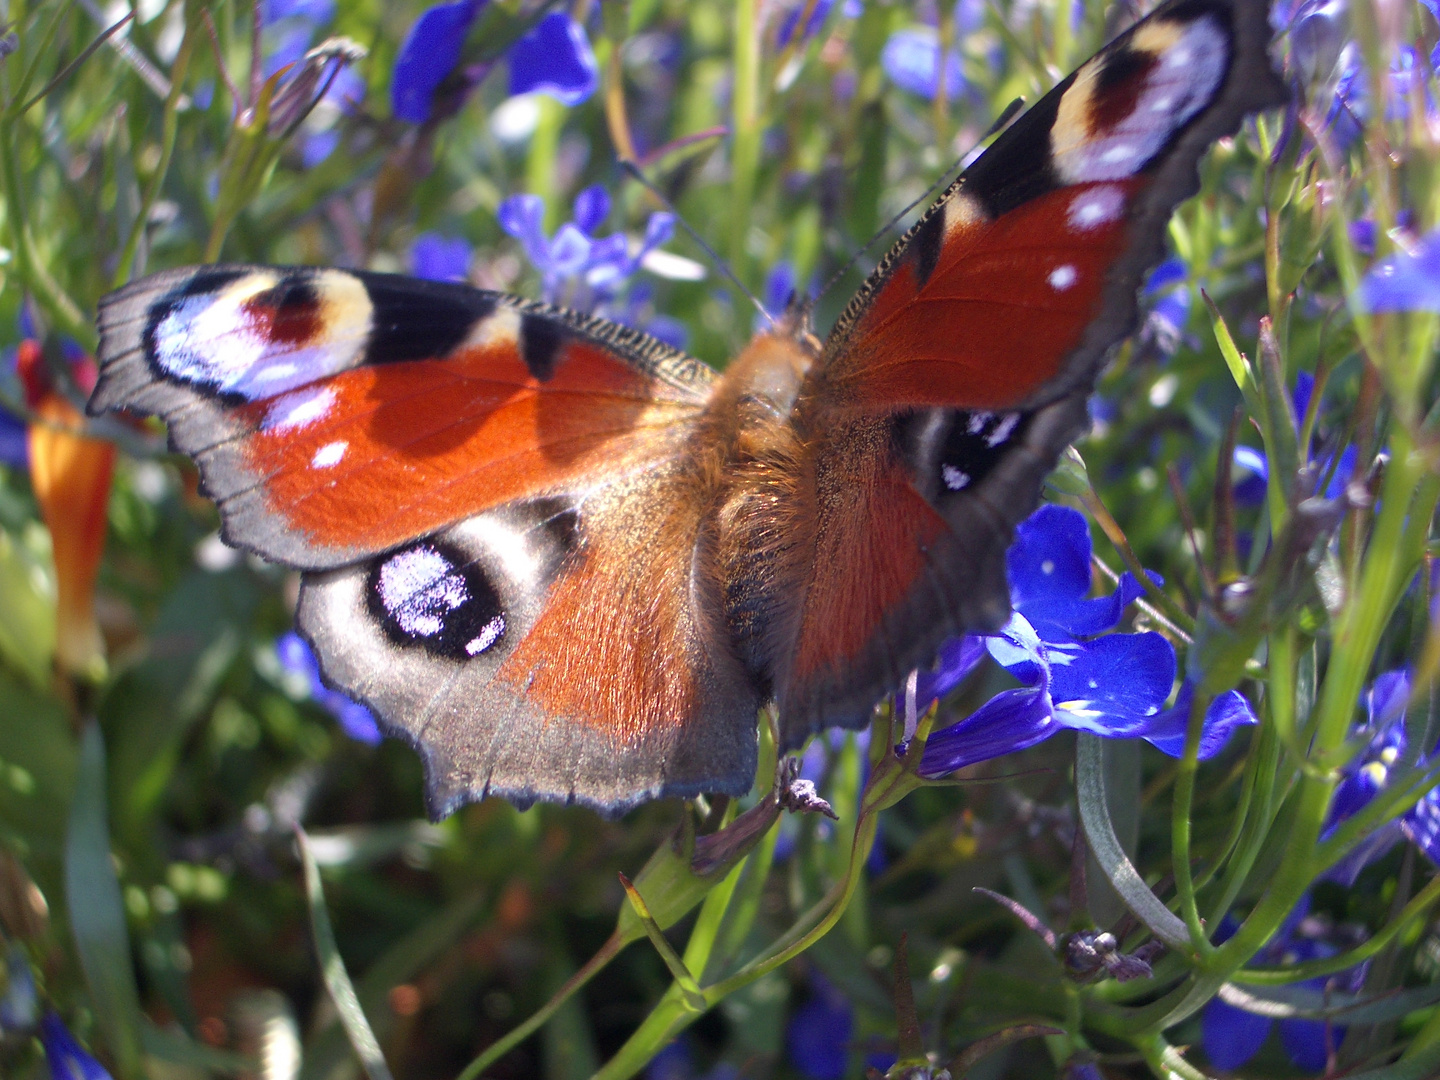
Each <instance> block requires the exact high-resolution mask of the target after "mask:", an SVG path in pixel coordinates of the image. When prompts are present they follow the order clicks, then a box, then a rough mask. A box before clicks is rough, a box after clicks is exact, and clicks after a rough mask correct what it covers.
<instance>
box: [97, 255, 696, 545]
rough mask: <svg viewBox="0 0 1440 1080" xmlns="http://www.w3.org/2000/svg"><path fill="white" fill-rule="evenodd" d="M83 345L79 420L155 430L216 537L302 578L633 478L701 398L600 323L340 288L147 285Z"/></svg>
mask: <svg viewBox="0 0 1440 1080" xmlns="http://www.w3.org/2000/svg"><path fill="white" fill-rule="evenodd" d="M100 331H101V340H102V346H101V353H100V364H101V377H100V383H99V385H98V386H97V388H96V391H95V394H94V396H93V398H92V399H91V404H90V408H91V410H92V411H95V412H98V411H101V410H104V409H110V408H128V409H132V410H134V411H137V412H146V413H152V414H155V415H158V416H161V417H162V418H164V419H165V420H166V421H167V422H168V423H169V425H170V438H171V442H172V443H173V445H174V446H175V448H176V449H178V450H182V451H184V452H185V453H187V454H190V455H191V456H193V457H194V458H195V460H196V462H197V464H198V465H199V467H200V474H201V479H202V481H203V483H204V487H205V492H206V494H208V495H210V496H211V497H212V498H213V499H215V501H216V503H217V505H218V506H219V507H220V513H221V518H222V520H223V522H224V529H225V537H226V539H227V540H230V541H231V542H232V543H235V544H237V545H238V546H241V547H245V548H248V549H250V550H252V551H255V552H256V553H258V554H260V555H263V556H265V557H266V558H269V559H274V560H276V561H279V562H284V563H287V564H288V565H291V566H295V567H297V568H300V569H322V568H327V567H334V566H340V565H344V564H347V563H351V562H354V561H356V560H357V559H359V558H363V557H365V556H367V555H372V554H374V553H376V552H378V551H383V550H385V549H387V548H390V547H393V546H394V545H396V544H399V543H403V542H405V541H407V540H411V539H413V538H415V537H416V536H421V535H424V534H427V533H430V532H433V531H434V530H436V529H438V528H441V527H443V526H445V525H449V524H452V523H454V522H457V521H460V520H463V519H464V518H467V517H469V516H471V515H473V514H475V513H478V512H480V511H482V510H485V509H488V508H491V507H497V506H501V505H504V504H506V503H508V502H512V501H515V500H517V499H527V498H534V497H539V496H542V495H550V494H557V493H563V492H567V491H575V490H579V489H583V488H586V487H588V486H591V485H593V484H594V483H595V482H596V479H597V477H604V478H615V477H618V476H623V475H625V474H627V473H630V472H633V471H639V470H643V469H644V468H646V467H647V466H648V465H650V464H651V463H653V462H655V461H657V460H662V459H664V458H666V457H668V456H669V455H671V454H673V453H674V452H675V449H676V439H677V438H678V437H680V434H681V433H682V432H683V431H684V429H685V427H686V425H687V424H688V423H690V422H693V421H694V419H695V418H696V417H697V416H698V415H699V412H700V409H701V407H702V406H703V405H704V402H705V398H706V387H707V386H708V384H709V382H710V381H711V380H712V379H713V374H712V373H711V372H710V370H709V369H708V368H706V367H705V366H704V365H702V364H700V363H699V362H698V361H694V360H691V359H689V358H688V357H684V356H683V355H681V354H679V353H676V352H674V351H673V350H671V349H669V348H668V347H666V346H664V345H662V344H661V343H659V342H657V341H655V340H654V339H651V338H648V337H645V336H644V335H641V334H637V333H635V332H634V331H631V330H629V329H627V328H625V327H620V326H616V325H615V324H613V323H606V322H604V321H602V320H595V319H586V318H584V317H582V316H577V315H575V314H573V313H570V312H565V311H561V310H559V309H555V308H549V307H546V306H545V305H541V304H534V303H528V302H526V301H522V300H518V299H516V298H515V297H509V296H505V295H503V294H499V293H489V292H482V291H480V290H477V289H471V288H468V287H466V286H463V285H453V284H444V283H437V282H430V281H421V280H417V279H413V278H401V277H396V276H393V275H386V274H368V273H353V272H349V271H344V270H326V269H315V270H312V269H306V268H293V267H292V268H274V267H256V266H216V267H207V268H203V269H199V270H186V271H177V272H172V273H167V274H157V275H155V276H153V277H149V278H146V279H145V280H143V281H140V282H137V283H135V284H134V285H131V286H129V287H128V288H126V289H124V290H122V291H120V292H118V293H114V294H112V295H111V296H109V297H107V298H106V300H105V301H104V302H103V303H102V305H101V309H100Z"/></svg>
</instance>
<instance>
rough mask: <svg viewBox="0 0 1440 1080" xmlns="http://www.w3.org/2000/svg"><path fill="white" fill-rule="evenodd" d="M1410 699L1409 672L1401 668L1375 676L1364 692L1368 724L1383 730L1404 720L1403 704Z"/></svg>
mask: <svg viewBox="0 0 1440 1080" xmlns="http://www.w3.org/2000/svg"><path fill="white" fill-rule="evenodd" d="M1409 701H1410V673H1409V672H1408V671H1405V670H1404V669H1403V668H1402V669H1401V670H1399V671H1387V672H1384V673H1383V674H1380V675H1377V676H1375V681H1374V682H1373V683H1372V684H1371V685H1370V689H1369V691H1368V692H1367V693H1366V694H1365V708H1366V711H1367V712H1368V713H1369V714H1370V726H1371V727H1373V728H1375V729H1376V730H1377V731H1383V730H1385V729H1386V728H1388V727H1389V726H1390V725H1391V724H1403V723H1404V722H1405V706H1406V705H1407V704H1408V703H1409Z"/></svg>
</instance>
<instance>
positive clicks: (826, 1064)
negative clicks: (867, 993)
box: [785, 973, 855, 1080]
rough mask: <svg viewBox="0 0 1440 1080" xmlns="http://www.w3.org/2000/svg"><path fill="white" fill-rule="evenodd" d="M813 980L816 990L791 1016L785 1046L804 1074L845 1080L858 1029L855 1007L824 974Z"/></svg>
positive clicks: (819, 1079) (818, 1079) (818, 1078)
mask: <svg viewBox="0 0 1440 1080" xmlns="http://www.w3.org/2000/svg"><path fill="white" fill-rule="evenodd" d="M810 982H811V986H812V987H813V988H814V994H813V995H812V996H811V998H810V1000H809V1001H807V1002H805V1004H803V1005H801V1006H800V1007H799V1008H798V1009H796V1010H795V1012H794V1014H793V1015H792V1016H791V1017H790V1023H789V1024H788V1025H787V1026H786V1028H785V1049H786V1051H787V1053H788V1054H789V1057H790V1063H791V1064H792V1065H794V1066H795V1068H796V1070H797V1071H798V1072H799V1073H800V1075H801V1076H805V1077H808V1078H809V1080H843V1078H844V1076H845V1065H846V1063H847V1062H848V1060H849V1058H850V1039H851V1037H852V1036H853V1035H854V1032H855V1010H854V1009H852V1008H851V1007H850V1003H849V1002H848V1001H846V1000H845V995H843V994H842V993H840V991H839V990H837V989H836V988H835V987H833V986H831V985H830V983H829V982H828V981H827V980H826V979H825V978H824V977H823V976H822V975H820V974H818V973H814V974H812V975H811V979H810Z"/></svg>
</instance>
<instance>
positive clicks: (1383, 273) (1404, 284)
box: [1355, 229, 1440, 313]
mask: <svg viewBox="0 0 1440 1080" xmlns="http://www.w3.org/2000/svg"><path fill="white" fill-rule="evenodd" d="M1355 299H1356V302H1357V303H1358V305H1359V307H1360V310H1361V311H1366V312H1372V313H1374V312H1381V311H1440V229H1437V230H1435V231H1433V232H1431V233H1429V234H1427V235H1426V236H1424V237H1423V238H1422V239H1421V240H1420V242H1419V243H1418V244H1416V245H1415V248H1414V249H1413V250H1412V251H1408V252H1406V251H1402V252H1397V253H1396V254H1394V255H1392V256H1390V257H1389V258H1388V259H1385V260H1383V261H1381V262H1380V263H1379V264H1378V265H1376V266H1373V267H1371V268H1370V271H1369V273H1367V274H1366V275H1365V277H1364V278H1363V279H1362V280H1361V282H1360V287H1359V288H1358V289H1357V290H1356V291H1355Z"/></svg>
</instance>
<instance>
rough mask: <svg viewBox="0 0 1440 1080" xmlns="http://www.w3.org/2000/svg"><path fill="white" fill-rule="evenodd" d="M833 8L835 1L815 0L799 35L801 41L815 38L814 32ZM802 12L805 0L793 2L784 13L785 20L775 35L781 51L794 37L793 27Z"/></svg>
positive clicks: (797, 22)
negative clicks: (803, 28)
mask: <svg viewBox="0 0 1440 1080" xmlns="http://www.w3.org/2000/svg"><path fill="white" fill-rule="evenodd" d="M834 6H835V0H816V4H815V6H814V8H812V9H811V11H810V18H808V19H806V20H805V32H804V33H803V34H802V35H801V40H803V41H808V40H810V38H812V37H814V36H815V32H816V31H817V30H819V29H820V27H821V25H822V24H823V23H824V22H825V18H826V16H828V15H829V14H830V9H831V8H832V7H834ZM804 11H805V0H794V5H793V6H792V7H791V8H790V10H788V11H787V12H785V18H784V19H782V20H781V22H780V30H779V32H778V33H777V34H776V35H775V41H776V44H778V45H779V46H780V48H782V49H783V48H784V47H785V46H786V45H789V44H790V39H791V38H792V37H794V36H795V27H796V26H797V25H798V24H799V22H800V16H801V14H803V13H804ZM847 12H848V5H847Z"/></svg>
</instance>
